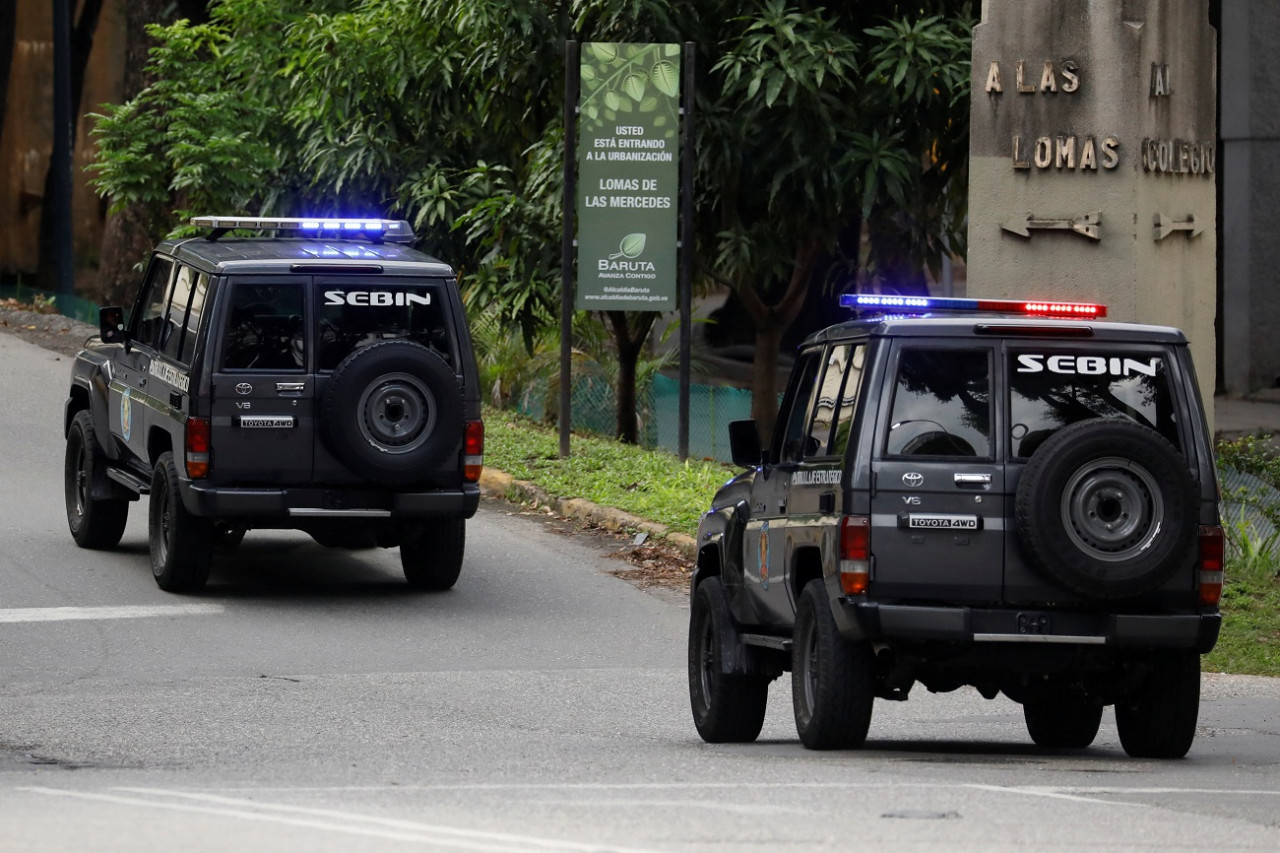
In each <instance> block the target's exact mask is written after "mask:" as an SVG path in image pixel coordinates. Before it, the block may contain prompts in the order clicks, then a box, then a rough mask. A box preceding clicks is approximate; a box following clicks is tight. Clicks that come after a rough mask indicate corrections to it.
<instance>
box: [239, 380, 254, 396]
mask: <svg viewBox="0 0 1280 853" xmlns="http://www.w3.org/2000/svg"><path fill="white" fill-rule="evenodd" d="M236 393H237V394H252V393H253V386H252V385H250V384H249V383H248V382H240V383H237V385H236Z"/></svg>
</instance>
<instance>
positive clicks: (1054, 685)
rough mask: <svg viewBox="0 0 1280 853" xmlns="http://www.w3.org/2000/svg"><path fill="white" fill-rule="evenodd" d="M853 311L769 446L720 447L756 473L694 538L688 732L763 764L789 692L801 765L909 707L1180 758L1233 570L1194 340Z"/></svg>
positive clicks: (918, 311) (1051, 741) (1003, 317)
mask: <svg viewBox="0 0 1280 853" xmlns="http://www.w3.org/2000/svg"><path fill="white" fill-rule="evenodd" d="M842 303H843V304H846V305H849V306H851V307H854V308H855V309H857V310H859V311H868V310H873V311H877V312H887V313H882V314H881V315H880V316H874V317H866V316H863V317H861V318H860V319H855V320H853V321H851V322H847V323H844V324H841V325H836V326H832V327H831V328H828V329H826V330H824V331H822V332H819V333H817V334H815V335H813V336H812V337H810V338H809V339H808V340H807V341H806V342H805V343H804V344H803V345H802V346H801V348H800V352H799V357H798V360H797V361H796V365H795V368H794V370H793V372H792V375H791V380H790V383H789V385H788V388H787V391H786V394H785V396H784V398H783V401H782V404H781V408H780V414H779V416H778V421H777V424H776V426H774V428H773V431H772V438H771V440H770V441H769V442H768V445H767V446H766V447H762V446H761V440H760V437H759V431H758V429H757V425H756V424H755V423H754V422H752V421H740V422H736V423H734V424H731V425H730V445H731V448H732V451H733V456H734V459H735V461H736V462H737V464H740V465H743V466H744V467H747V466H749V467H750V470H748V471H747V472H745V473H743V474H741V475H739V476H738V477H736V478H734V479H733V480H731V481H729V482H728V483H727V484H725V486H724V487H723V488H721V489H720V491H719V492H718V493H717V495H716V497H715V500H714V502H713V504H712V507H711V509H710V511H709V512H707V513H706V514H705V515H704V516H703V518H702V521H701V524H700V525H699V529H698V540H697V541H698V547H699V550H698V559H697V567H696V569H695V571H694V576H693V580H692V613H691V617H690V625H689V692H690V699H691V704H692V708H693V717H694V722H695V724H696V725H697V728H698V732H699V733H700V734H701V735H702V737H703V738H704V739H705V740H707V741H711V742H724V741H752V740H754V739H755V738H756V736H757V735H758V734H759V732H760V728H761V725H762V724H763V720H764V712H765V701H766V695H767V687H768V684H769V682H770V681H771V680H772V679H774V678H776V677H778V676H779V675H780V674H781V673H782V672H783V671H785V670H790V671H791V673H792V675H791V683H792V701H793V706H794V712H795V720H796V728H797V730H798V732H799V735H800V740H801V742H802V743H803V744H804V745H805V746H806V747H809V748H812V749H829V748H853V747H857V746H860V745H861V744H862V743H863V741H864V740H865V738H866V734H867V729H868V726H869V724H870V719H871V709H872V703H873V700H874V699H875V698H877V697H878V698H880V699H892V700H905V699H906V698H907V694H908V692H909V691H910V689H911V688H912V686H913V685H914V684H916V683H917V682H919V683H920V684H923V685H924V686H925V687H926V688H927V689H928V690H930V691H935V692H937V691H949V690H955V689H957V688H959V687H961V686H964V685H972V686H973V687H975V688H977V690H978V691H979V692H980V693H981V694H982V695H983V696H985V697H987V698H993V697H995V696H996V695H997V694H999V693H1004V694H1005V695H1006V696H1008V697H1009V698H1011V699H1012V700H1014V701H1015V702H1018V703H1020V704H1021V705H1022V706H1023V711H1024V716H1025V718H1026V724H1027V729H1028V732H1029V733H1030V736H1031V739H1032V740H1033V741H1034V742H1035V743H1036V744H1038V745H1040V746H1044V747H1059V748H1083V747H1086V746H1088V745H1089V744H1091V743H1092V742H1093V740H1094V737H1095V736H1096V735H1097V732H1098V727H1099V723H1100V719H1101V716H1102V711H1103V708H1104V706H1106V705H1114V706H1115V714H1116V724H1117V727H1118V729H1119V734H1120V740H1121V744H1122V745H1123V747H1124V749H1125V751H1126V752H1128V753H1129V754H1130V755H1134V756H1146V757H1164V758H1171V757H1180V756H1182V755H1185V754H1186V752H1187V750H1188V749H1190V747H1191V742H1192V740H1193V739H1194V737H1195V728H1196V719H1197V716H1198V713H1199V701H1200V655H1201V654H1203V653H1205V652H1208V651H1209V650H1210V649H1212V648H1213V646H1214V644H1215V643H1216V641H1217V637H1218V630H1219V626H1220V623H1221V617H1220V615H1219V612H1218V607H1217V603H1218V598H1219V595H1220V593H1221V589H1222V559H1223V539H1222V528H1221V526H1220V523H1219V518H1218V504H1217V500H1218V490H1217V480H1216V475H1215V469H1214V461H1213V456H1212V447H1211V442H1210V436H1209V434H1208V430H1207V427H1206V423H1205V418H1204V413H1203V410H1202V406H1201V401H1200V396H1199V391H1198V388H1197V385H1196V379H1195V374H1194V371H1193V368H1192V363H1191V356H1190V352H1189V349H1188V346H1187V341H1186V338H1185V337H1184V336H1183V335H1182V333H1181V332H1179V331H1177V330H1175V329H1170V328H1162V327H1153V326H1143V325H1135V324H1124V323H1107V322H1098V321H1097V318H1099V317H1102V316H1105V308H1103V307H1102V306H1090V305H1080V304H1049V303H1023V302H1016V301H1013V300H1004V301H992V300H981V301H979V300H963V299H905V298H902V297H875V296H851V295H846V297H844V298H842ZM953 312H959V313H958V315H955V314H954V313H953ZM1042 315H1050V316H1054V317H1058V319H1046V318H1045V316H1042Z"/></svg>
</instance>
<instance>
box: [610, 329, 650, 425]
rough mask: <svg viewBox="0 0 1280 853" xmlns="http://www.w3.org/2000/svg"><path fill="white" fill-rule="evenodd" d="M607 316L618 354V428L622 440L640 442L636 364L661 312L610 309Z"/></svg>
mask: <svg viewBox="0 0 1280 853" xmlns="http://www.w3.org/2000/svg"><path fill="white" fill-rule="evenodd" d="M605 316H606V317H607V318H608V320H609V329H610V331H611V333H612V335H613V343H614V347H615V349H616V350H617V353H618V384H617V387H616V388H614V391H613V393H614V397H615V398H616V401H617V418H616V420H615V422H614V431H615V432H616V433H617V437H618V440H619V441H621V442H622V443H624V444H639V443H640V431H639V420H640V419H639V411H638V407H637V396H636V374H637V370H636V367H637V365H638V364H639V362H640V354H641V353H642V352H644V342H645V341H646V340H647V339H648V337H649V330H650V329H652V328H653V323H654V320H656V319H657V316H658V315H657V314H655V313H653V312H652V311H645V312H632V313H630V314H628V312H626V311H606V312H605ZM631 318H635V319H634V320H633V319H631Z"/></svg>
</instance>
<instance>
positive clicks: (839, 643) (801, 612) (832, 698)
mask: <svg viewBox="0 0 1280 853" xmlns="http://www.w3.org/2000/svg"><path fill="white" fill-rule="evenodd" d="M874 663H875V659H874V656H873V653H872V650H871V645H870V644H869V643H866V642H857V643H854V642H850V641H848V640H846V639H845V638H844V637H842V636H841V635H840V632H839V631H838V630H837V629H836V622H835V618H834V617H833V616H832V615H831V605H830V603H829V602H828V600H827V595H826V590H825V589H824V587H823V585H822V581H820V580H812V581H809V583H808V584H807V585H806V586H805V588H804V592H803V593H801V595H800V604H799V605H798V606H797V607H796V628H795V638H794V641H793V643H792V646H791V702H792V705H793V706H794V708H795V716H796V731H797V732H798V733H799V735H800V742H801V743H803V744H804V745H805V746H806V747H807V748H809V749H855V748H857V747H859V746H862V744H863V742H864V741H866V739H867V729H868V728H870V726H871V706H872V703H873V702H874V701H875V692H874V691H875V683H874Z"/></svg>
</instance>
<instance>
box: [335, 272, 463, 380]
mask: <svg viewBox="0 0 1280 853" xmlns="http://www.w3.org/2000/svg"><path fill="white" fill-rule="evenodd" d="M316 301H317V308H316V320H317V337H316V340H317V342H318V345H319V353H320V363H319V369H320V370H333V369H334V368H335V367H337V366H338V365H339V364H341V363H342V360H343V359H344V358H346V357H347V356H348V355H350V354H351V353H353V352H355V351H356V350H357V349H359V348H360V347H364V346H368V345H369V344H374V343H377V342H378V341H385V340H395V339H404V340H410V341H413V342H414V343H418V344H421V345H422V346H424V347H427V348H429V349H432V350H434V351H435V352H436V353H437V354H439V355H440V357H441V358H443V359H444V360H445V362H446V363H447V364H449V365H453V363H454V357H453V347H452V345H451V336H450V335H449V325H448V323H447V322H446V320H445V314H444V300H442V299H440V298H439V288H438V287H437V286H436V285H433V284H430V283H427V282H421V283H414V284H396V285H387V284H383V283H379V284H376V285H372V284H370V285H364V284H360V285H337V284H326V285H323V286H322V287H321V289H320V292H319V294H318V298H317V300H316Z"/></svg>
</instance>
